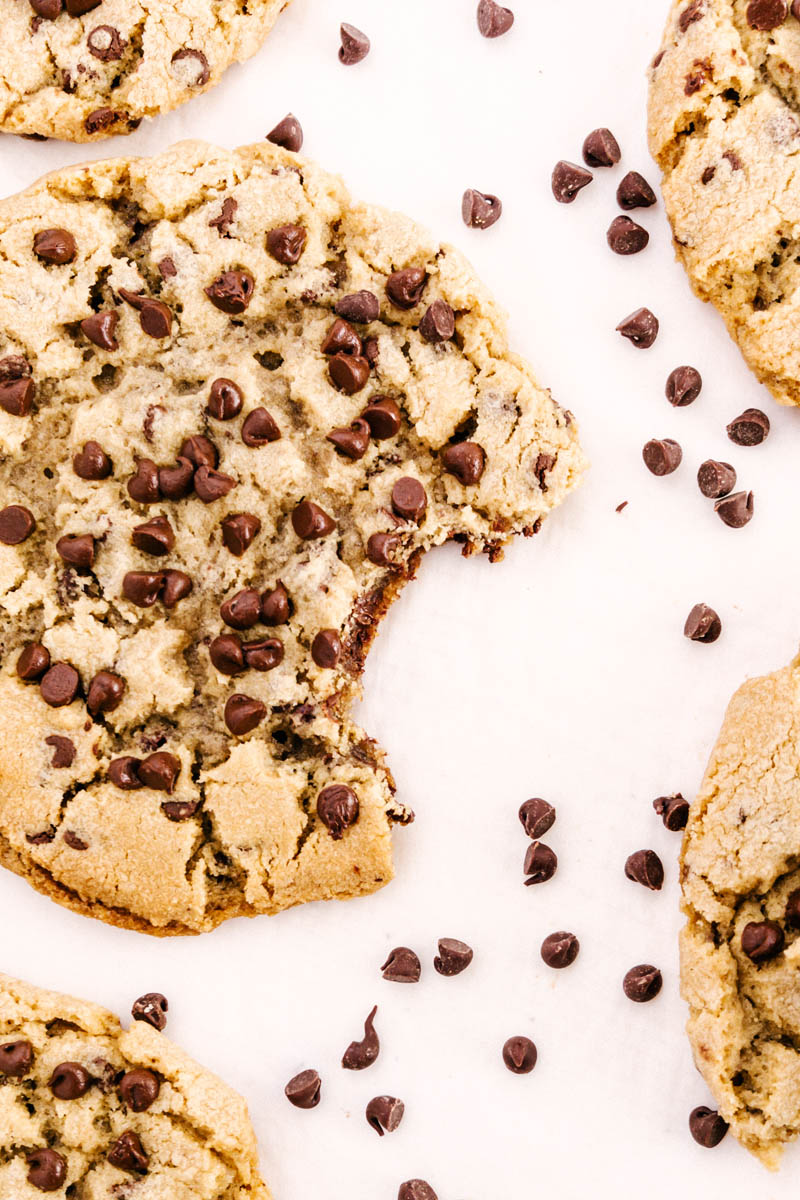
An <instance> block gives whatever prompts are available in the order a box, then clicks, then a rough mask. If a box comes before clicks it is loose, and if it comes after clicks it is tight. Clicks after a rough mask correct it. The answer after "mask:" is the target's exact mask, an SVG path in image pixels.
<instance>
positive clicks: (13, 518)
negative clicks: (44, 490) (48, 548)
mask: <svg viewBox="0 0 800 1200" xmlns="http://www.w3.org/2000/svg"><path fill="white" fill-rule="evenodd" d="M35 528H36V520H35V518H34V515H33V513H32V512H31V510H30V509H29V508H25V506H24V505H22V504H8V505H6V507H5V508H3V509H0V542H2V543H3V544H4V545H6V546H19V545H21V544H22V542H24V541H26V540H27V539H28V538H29V537H30V536H31V534H32V533H33V531H34V529H35Z"/></svg>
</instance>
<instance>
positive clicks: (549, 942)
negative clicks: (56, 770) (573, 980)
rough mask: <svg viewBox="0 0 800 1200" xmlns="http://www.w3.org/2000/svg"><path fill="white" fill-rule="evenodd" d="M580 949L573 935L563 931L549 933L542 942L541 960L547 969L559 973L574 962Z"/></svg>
mask: <svg viewBox="0 0 800 1200" xmlns="http://www.w3.org/2000/svg"><path fill="white" fill-rule="evenodd" d="M580 948H581V944H580V942H579V941H578V939H577V938H576V937H575V934H574V933H567V932H566V931H565V930H560V931H559V932H558V933H550V934H548V936H547V937H546V938H545V939H544V941H543V942H542V949H541V955H542V960H543V962H545V963H546V964H547V966H548V967H553V968H554V969H555V970H559V971H560V970H562V969H563V968H564V967H569V966H571V965H572V963H574V962H575V959H576V958H577V957H578V951H579V950H580Z"/></svg>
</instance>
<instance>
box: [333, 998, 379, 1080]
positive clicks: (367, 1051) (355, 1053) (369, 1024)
mask: <svg viewBox="0 0 800 1200" xmlns="http://www.w3.org/2000/svg"><path fill="white" fill-rule="evenodd" d="M377 1011H378V1006H377V1004H376V1005H375V1007H374V1008H373V1010H372V1012H371V1013H370V1014H369V1016H368V1017H367V1019H366V1021H365V1022H364V1036H363V1038H362V1039H361V1041H360V1042H351V1043H350V1045H349V1046H348V1047H347V1049H346V1050H345V1052H344V1055H343V1056H342V1066H343V1067H344V1068H345V1070H346V1071H363V1070H365V1069H366V1068H367V1067H371V1066H372V1064H373V1063H374V1062H375V1060H376V1058H377V1057H378V1054H379V1053H380V1049H381V1044H380V1041H379V1039H378V1035H377V1033H376V1032H375V1025H374V1021H375V1014H376V1012H377Z"/></svg>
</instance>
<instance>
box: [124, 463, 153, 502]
mask: <svg viewBox="0 0 800 1200" xmlns="http://www.w3.org/2000/svg"><path fill="white" fill-rule="evenodd" d="M128 495H129V496H130V497H131V499H132V500H136V501H137V503H139V504H154V503H155V501H156V500H160V499H161V491H160V488H159V470H158V467H157V466H156V464H155V463H154V462H153V461H152V459H149V458H140V459H138V461H137V463H136V472H135V473H134V474H133V475H131V477H130V479H129V480H128Z"/></svg>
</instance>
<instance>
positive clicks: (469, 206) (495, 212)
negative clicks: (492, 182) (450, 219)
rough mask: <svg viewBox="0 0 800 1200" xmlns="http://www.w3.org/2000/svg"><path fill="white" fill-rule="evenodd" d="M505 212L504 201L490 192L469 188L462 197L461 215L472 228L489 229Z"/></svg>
mask: <svg viewBox="0 0 800 1200" xmlns="http://www.w3.org/2000/svg"><path fill="white" fill-rule="evenodd" d="M502 213H503V203H502V201H501V200H500V199H499V197H497V196H493V195H492V194H491V193H490V192H478V191H476V190H475V188H467V190H466V191H465V192H464V195H463V196H462V198H461V217H462V220H463V222H464V224H465V225H469V227H470V228H471V229H489V228H491V226H492V225H494V224H495V223H496V222H497V221H499V220H500V217H501V216H502Z"/></svg>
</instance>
